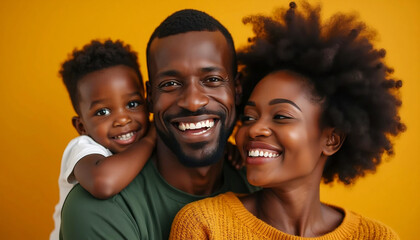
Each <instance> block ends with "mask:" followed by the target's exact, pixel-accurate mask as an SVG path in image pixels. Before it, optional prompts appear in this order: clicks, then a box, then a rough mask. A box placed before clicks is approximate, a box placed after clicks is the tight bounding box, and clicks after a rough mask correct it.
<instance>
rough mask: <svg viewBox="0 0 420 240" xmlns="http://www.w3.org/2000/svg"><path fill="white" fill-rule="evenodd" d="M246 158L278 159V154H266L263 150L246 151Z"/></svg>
mask: <svg viewBox="0 0 420 240" xmlns="http://www.w3.org/2000/svg"><path fill="white" fill-rule="evenodd" d="M248 156H250V157H270V158H271V157H278V156H280V155H279V154H278V153H272V152H267V151H263V150H251V151H248Z"/></svg>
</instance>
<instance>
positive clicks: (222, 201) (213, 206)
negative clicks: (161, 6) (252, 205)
mask: <svg viewBox="0 0 420 240" xmlns="http://www.w3.org/2000/svg"><path fill="white" fill-rule="evenodd" d="M237 201H239V199H238V198H237V197H236V194H234V193H232V192H227V193H222V194H219V195H217V196H214V197H208V198H204V199H201V200H198V201H195V202H192V203H189V204H187V205H185V206H184V207H183V208H182V209H181V210H180V211H179V212H178V214H185V213H195V212H209V211H215V210H219V209H220V208H221V207H224V206H225V205H230V204H236V203H237Z"/></svg>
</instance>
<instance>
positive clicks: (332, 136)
mask: <svg viewBox="0 0 420 240" xmlns="http://www.w3.org/2000/svg"><path fill="white" fill-rule="evenodd" d="M324 131H325V132H324V134H325V138H324V139H325V141H324V143H323V146H322V147H323V149H322V153H323V154H324V155H325V156H331V155H333V154H334V153H336V152H337V151H338V150H339V149H340V148H341V145H343V142H344V139H345V138H346V134H344V133H343V132H341V131H340V130H338V129H335V128H328V129H325V130H324Z"/></svg>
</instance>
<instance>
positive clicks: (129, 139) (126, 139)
mask: <svg viewBox="0 0 420 240" xmlns="http://www.w3.org/2000/svg"><path fill="white" fill-rule="evenodd" d="M136 136H137V131H131V132H128V133H123V134H120V135H117V136H115V137H112V139H113V140H114V141H115V142H117V143H118V144H121V145H127V144H131V143H133V142H134V141H135V140H136Z"/></svg>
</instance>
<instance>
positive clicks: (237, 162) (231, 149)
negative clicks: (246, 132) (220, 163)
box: [225, 141, 245, 170]
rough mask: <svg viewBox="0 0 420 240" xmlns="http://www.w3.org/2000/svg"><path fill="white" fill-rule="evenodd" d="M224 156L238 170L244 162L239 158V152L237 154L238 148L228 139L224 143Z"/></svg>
mask: <svg viewBox="0 0 420 240" xmlns="http://www.w3.org/2000/svg"><path fill="white" fill-rule="evenodd" d="M225 157H226V158H227V160H228V161H229V163H230V164H232V166H233V167H235V168H236V169H238V170H239V169H241V168H242V167H243V166H244V165H245V162H244V161H243V160H242V158H241V154H239V151H238V148H236V146H235V145H233V144H232V143H231V142H229V141H228V143H227V145H226V151H225Z"/></svg>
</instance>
